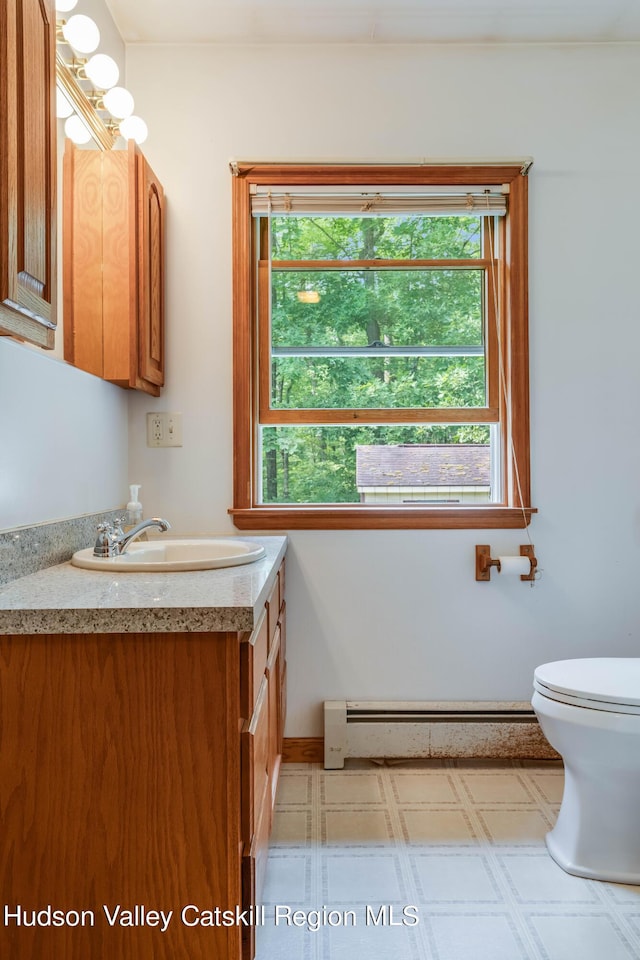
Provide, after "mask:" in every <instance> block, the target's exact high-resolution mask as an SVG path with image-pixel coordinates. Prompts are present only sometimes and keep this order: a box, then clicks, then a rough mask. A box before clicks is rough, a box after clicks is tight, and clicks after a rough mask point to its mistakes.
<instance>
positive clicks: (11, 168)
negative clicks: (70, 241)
mask: <svg viewBox="0 0 640 960" xmlns="http://www.w3.org/2000/svg"><path fill="white" fill-rule="evenodd" d="M54 97H55V12H54V8H53V2H52V0H2V2H0V333H1V334H13V335H15V336H18V337H21V338H22V339H23V340H29V341H30V342H32V343H36V344H39V345H40V346H42V347H46V348H48V349H51V348H52V347H53V345H54V333H55V325H56V121H55V103H54Z"/></svg>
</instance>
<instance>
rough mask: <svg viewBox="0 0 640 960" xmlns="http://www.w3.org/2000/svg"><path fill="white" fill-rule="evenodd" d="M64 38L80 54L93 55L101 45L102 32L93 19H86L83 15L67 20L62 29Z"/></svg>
mask: <svg viewBox="0 0 640 960" xmlns="http://www.w3.org/2000/svg"><path fill="white" fill-rule="evenodd" d="M62 36H63V37H64V38H65V40H66V41H67V43H68V44H69V46H70V47H73V49H74V50H77V51H78V53H93V51H94V50H96V49H97V48H98V45H99V43H100V31H99V30H98V28H97V26H96V24H95V23H94V22H93V20H92V19H91V17H85V16H84V14H82V13H77V14H76V15H75V16H73V17H71V19H70V20H67V22H66V23H65V25H64V27H63V28H62Z"/></svg>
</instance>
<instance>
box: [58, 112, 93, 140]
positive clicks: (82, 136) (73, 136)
mask: <svg viewBox="0 0 640 960" xmlns="http://www.w3.org/2000/svg"><path fill="white" fill-rule="evenodd" d="M64 132H65V134H66V136H67V137H69V140H73V142H74V143H89V140H91V134H90V133H89V130H88V128H87V127H85V125H84V123H83V122H82V120H81V119H80V117H79V116H77V115H76V114H75V113H74V114H73V115H72V116H71V117H69V119H68V120H65V122H64Z"/></svg>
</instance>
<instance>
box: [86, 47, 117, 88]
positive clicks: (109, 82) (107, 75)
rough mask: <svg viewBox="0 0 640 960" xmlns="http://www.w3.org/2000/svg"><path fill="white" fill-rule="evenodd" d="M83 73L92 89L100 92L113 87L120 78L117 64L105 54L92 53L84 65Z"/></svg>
mask: <svg viewBox="0 0 640 960" xmlns="http://www.w3.org/2000/svg"><path fill="white" fill-rule="evenodd" d="M84 72H85V74H86V75H87V77H88V78H89V80H91V83H92V84H93V85H94V87H97V88H98V89H100V90H108V89H109V87H115V85H116V83H117V82H118V77H119V76H120V69H119V67H118V64H117V63H116V62H115V60H114V59H113V57H108V56H107V55H106V53H94V55H93V56H92V57H91V58H90V59H89V60H87V62H86V63H85V65H84Z"/></svg>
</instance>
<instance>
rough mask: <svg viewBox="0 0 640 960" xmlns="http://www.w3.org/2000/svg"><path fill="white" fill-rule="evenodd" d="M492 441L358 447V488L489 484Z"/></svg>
mask: <svg viewBox="0 0 640 960" xmlns="http://www.w3.org/2000/svg"><path fill="white" fill-rule="evenodd" d="M490 480H491V456H490V451H489V445H488V444H461V443H425V444H421V443H400V444H396V445H392V446H382V445H373V444H372V445H359V446H357V447H356V486H358V487H438V486H448V487H449V486H456V487H465V486H489V484H490Z"/></svg>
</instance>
